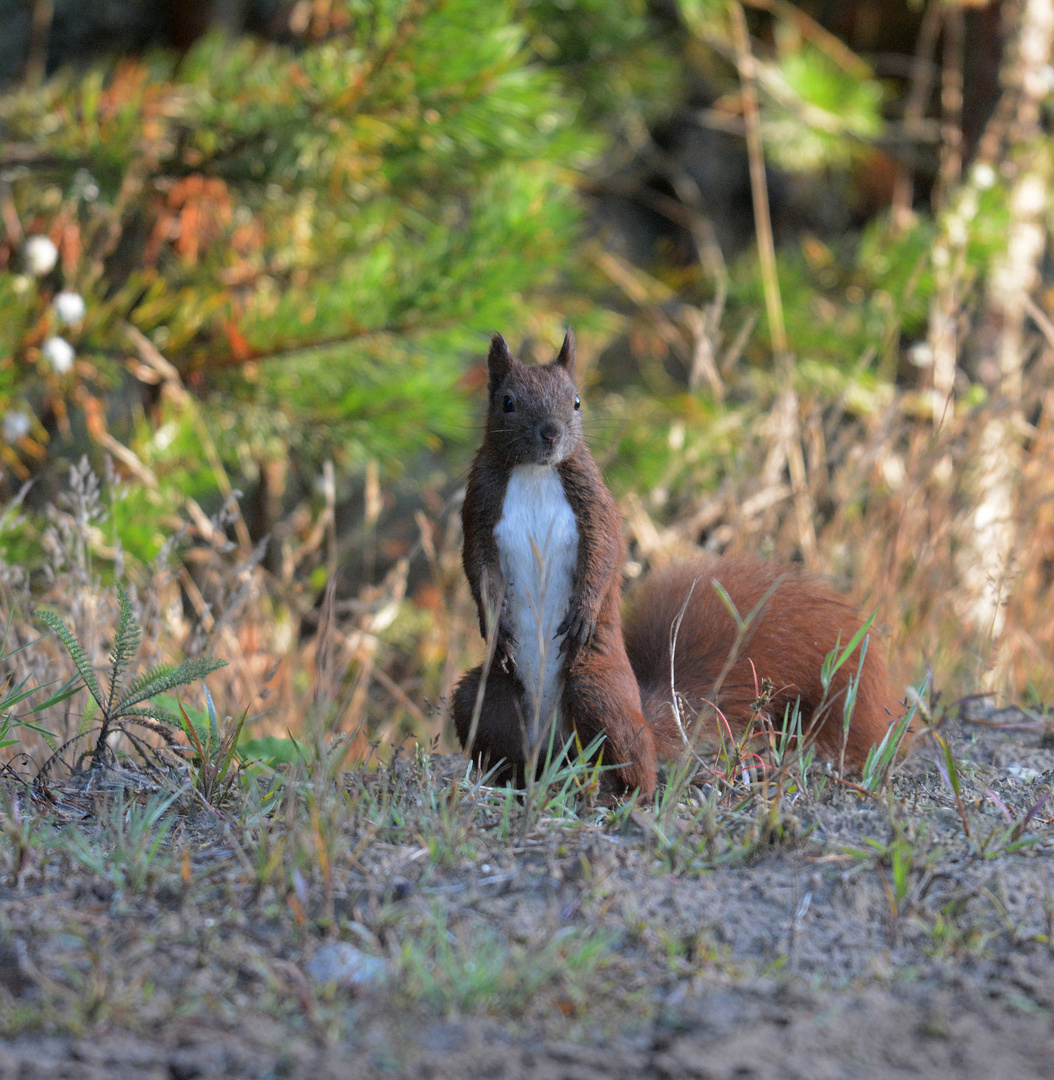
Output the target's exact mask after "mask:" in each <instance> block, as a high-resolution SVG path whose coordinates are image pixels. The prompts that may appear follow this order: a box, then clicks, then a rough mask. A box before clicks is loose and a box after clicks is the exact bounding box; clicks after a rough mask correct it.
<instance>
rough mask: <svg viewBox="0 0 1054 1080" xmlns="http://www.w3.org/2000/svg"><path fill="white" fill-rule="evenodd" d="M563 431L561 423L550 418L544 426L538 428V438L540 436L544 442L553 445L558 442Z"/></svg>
mask: <svg viewBox="0 0 1054 1080" xmlns="http://www.w3.org/2000/svg"><path fill="white" fill-rule="evenodd" d="M561 432H562V429H561V427H560V425H559V424H557V423H555V422H554V421H552V420H549V421H547V422H546V423H544V424H542V426H541V427H540V428H539V429H538V438H540V439H541V440H542V442H547V443H549V445H550V446H551V445H552V444H553V443H555V442H556V440H557V439H559V438H560V435H561Z"/></svg>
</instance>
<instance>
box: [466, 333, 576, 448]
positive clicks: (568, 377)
mask: <svg viewBox="0 0 1054 1080" xmlns="http://www.w3.org/2000/svg"><path fill="white" fill-rule="evenodd" d="M487 370H488V372H489V376H490V379H489V390H490V407H489V409H488V411H487V444H488V446H489V447H490V449H491V450H492V452H496V453H497V454H498V458H499V461H500V462H501V463H502V464H503V465H505V466H507V467H510V468H511V467H512V466H514V465H558V464H559V463H560V462H561V461H563V460H564V459H565V458H566V457H568V456H569V455H570V454H571V453H573V452H574V449H575V447H576V446H577V445H578V443H579V441H580V440H581V438H582V414H581V412H580V411H579V408H580V404H581V403H580V401H579V398H578V390H577V388H576V387H575V383H574V379H573V378H572V375H573V374H574V370H575V335H574V333H573V332H572V331H571V330H568V331H567V336H566V337H565V338H564V343H563V345H562V346H561V348H560V352H559V354H558V355H557V357H556V359H555V360H553V361H552V362H551V363H548V364H538V365H535V366H532V367H529V366H527V365H526V364H521V363H520V362H519V360H517V359H516V358H515V357H514V356H513V355H512V353H511V352H510V351H509V346H508V345H507V344H506V343H505V339H504V338H503V337H502V336H501V334H495V335H494V337H493V338H492V339H491V343H490V353H489V354H488V355H487Z"/></svg>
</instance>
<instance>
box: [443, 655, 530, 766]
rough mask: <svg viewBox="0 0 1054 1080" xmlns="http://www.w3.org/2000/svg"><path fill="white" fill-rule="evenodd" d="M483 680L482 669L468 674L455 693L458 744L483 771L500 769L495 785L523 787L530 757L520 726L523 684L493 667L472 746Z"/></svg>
mask: <svg viewBox="0 0 1054 1080" xmlns="http://www.w3.org/2000/svg"><path fill="white" fill-rule="evenodd" d="M482 677H483V668H482V667H476V668H473V669H472V670H471V671H466V672H465V674H464V675H462V676H461V680H460V682H458V684H457V688H456V689H455V690H454V700H453V704H452V707H451V713H452V714H453V717H454V727H455V728H456V729H457V737H458V741H459V742H460V743H461V747H462V749H463V750H464V751H465V753H466V754H468V756H469V757H471V758H472V759H473V760H474V761H475V762H476V764H477V765H478V766H479V768H480V769H481V770H482V771H484V772H486V771H487V770H489V769H494V768H495V767H496V771H495V772H494V774H493V777H492V782H493V783H494V784H506V783H509V782H510V781H511V782H512V783H514V784H515V785H516V786H517V787H523V784H524V763H525V761H526V754H525V753H524V739H523V731H522V724H521V722H520V717H521V714H522V711H523V710H522V705H521V701H522V694H521V691H520V685H519V683H518V682H516V680H515V679H514V678H513V677H512V676H511V675H509V674H507V673H506V672H504V671H502V670H501V668H499V667H496V666H495V667H492V668H491V670H490V673H489V674H488V675H487V683H486V686H485V688H484V691H483V704H482V707H481V708H480V713H479V720H478V721H477V724H476V732H475V737H474V738H473V739H472V745H471V746H469V745H468V741H469V737H470V736H471V735H472V715H473V713H474V712H475V710H476V701H477V699H478V696H479V688H480V681H481V679H482ZM499 763H500V764H499Z"/></svg>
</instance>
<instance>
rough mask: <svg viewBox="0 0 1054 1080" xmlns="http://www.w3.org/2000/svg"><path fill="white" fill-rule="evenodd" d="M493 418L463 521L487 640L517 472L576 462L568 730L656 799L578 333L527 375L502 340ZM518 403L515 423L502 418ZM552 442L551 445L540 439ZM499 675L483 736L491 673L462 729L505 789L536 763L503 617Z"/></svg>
mask: <svg viewBox="0 0 1054 1080" xmlns="http://www.w3.org/2000/svg"><path fill="white" fill-rule="evenodd" d="M487 360H488V369H489V374H490V382H489V395H490V407H489V410H488V414H487V430H486V434H485V436H484V439H483V444H482V446H481V447H480V449H479V451H478V453H477V454H476V458H475V460H474V462H473V464H472V469H471V471H470V472H469V479H468V486H467V488H466V492H465V502H464V505H463V507H462V512H461V518H462V526H463V532H464V546H463V549H462V558H463V562H464V567H465V574H466V576H467V577H468V580H469V586H470V587H471V589H472V596H473V598H474V599H475V601H476V606H477V610H478V612H479V619H480V630H481V632H482V633H483V634H484V636H486V631H487V621H488V612H487V605H488V603H490V604H494V603H495V602H496V601H497V600H498V599H499V598H501V597H502V596H503V595H504V592H505V582H504V580H503V577H502V572H501V566H500V559H499V555H498V548H497V543H496V541H495V538H494V529H495V526H496V525H497V524H498V522H499V520H500V518H501V513H502V505H503V502H504V499H505V490H506V487H507V485H508V480H509V476H510V473H511V470H512V469H513V467H514V466H516V465H518V464H524V463H528V462H540V461H545V460H546V458H545V456H544V455H545V454H547V453H549V447H550V446H552V445H555V446H557V447H560V448H561V449H562V452H563V453H564V454H565V455H566V456H564V457H563V458H562V460H559V463H558V464H557V465H556V466H555V468H556V470H557V472H558V474H559V477H560V481H561V484H562V486H563V490H564V494H565V495H566V497H567V501H568V502H569V503H570V505H571V509H572V511H573V513H574V515H575V520H576V522H577V525H578V534H579V535H578V555H577V567H576V571H575V576H574V588H573V591H572V594H571V596H570V597H568V607H567V614H566V616H565V618H564V620H563V622H562V623H561V626H560V628H559V632H560V633H563V634H565V637H564V641H563V648H564V650H565V658H564V679H565V683H564V690H563V697H562V703H561V711H562V714H563V719H564V724H565V726H567V725H571V726H573V727H574V729H575V731H576V732H577V733H578V735H579V738H580V739H581V740H582V743H583V745H585V744H587V743H588V742H589V741H590V740H591V739H592V738H593V737H594V736H595V735H597V734H599V733H601V732H602V733H603V734H604V735H605V736H606V743H605V747H604V750H603V757H604V761H605V762H606V763H608V764H611V765H616V766H618V768H617V769H616V770H615V776H616V777H617V779H618V781H619V782H620V783H621V784H623V785H624V786H625V787H627V788H631V789H632V788H640V790H641V794H642V795H643V796H645V797H646V798H648V797H650V796H651V795H652V793H653V792H654V790H655V769H656V765H655V750H654V746H653V744H652V738H651V733H650V731H649V730H648V726H647V725H646V724H645V722H644V716H643V714H642V713H641V707H640V692H639V690H638V688H637V681H636V679H635V678H634V675H633V671H632V669H631V667H630V663H629V659H628V657H627V656H626V650H625V646H624V645H623V642H622V625H621V619H620V613H619V602H620V596H621V581H622V563H623V561H624V557H625V550H624V547H623V541H622V522H621V518H620V517H619V513H618V508H617V507H616V505H615V500H614V499H613V498H612V497H611V493H610V492H609V491H608V489H607V487H606V486H605V485H604V481H603V479H602V477H601V475H600V470H599V469H598V468H597V465H596V462H595V461H594V460H593V457H592V455H591V454H590V453H589V450H588V449H587V448H586V445H585V443H584V442H583V441H582V430H581V417H580V415H579V413H578V411H577V409H576V408H575V407H574V398H575V388H574V382H573V381H572V379H571V373H572V372H573V370H574V337H573V335H572V334H571V333H570V332H569V333H568V336H567V338H566V339H565V341H564V346H563V348H562V349H561V350H560V354H559V356H558V357H557V358H556V360H554V361H553V362H552V363H551V364H546V365H544V366H540V367H526V366H524V365H523V364H520V363H519V362H517V361H516V360H514V359H513V358H512V355H511V354H510V353H509V351H508V346H507V345H506V344H505V342H504V340H503V339H502V338H501V336H500V335H495V337H494V340H493V341H492V343H491V350H490V354H489V356H488V358H487ZM510 393H511V394H514V395H515V398H516V411H515V412H513V413H511V414H510V413H507V412H505V411H504V410H503V408H502V402H503V400H504V398H505V397H506V395H508V394H510ZM543 431H545V434H544V436H542V435H541V433H542V432H543ZM497 637H498V640H497V648H496V655H495V663H494V665H493V667H492V670H491V672H490V674H489V676H488V679H487V683H486V687H485V689H484V696H483V704H482V709H481V712H480V717H479V721H478V726H477V730H476V735H475V738H474V740H473V741H472V745H471V746H469V745H468V742H469V739H470V736H471V734H472V731H471V727H472V715H473V711H474V708H475V704H476V699H477V694H478V693H479V686H480V681H481V674H482V669H481V668H474V669H473V670H472V671H469V672H467V673H466V674H465V675H464V676H463V677H462V679H461V681H460V683H459V684H458V686H457V689H456V690H455V693H454V700H453V707H452V712H453V717H454V724H455V727H456V729H457V733H458V738H459V739H460V741H461V745H462V746H463V747H464V748H465V749H466V751H467V752H468V753H470V754H471V755H472V756H474V757H475V758H476V759H477V760H478V761H479V762H480V764H481V765H483V766H485V767H489V766H491V765H494V764H496V763H497V762H498V761H499V760H500V759H504V761H505V763H506V765H505V767H504V769H503V772H502V774H501V776H502V778H510V779H515V780H517V781H519V782H522V780H523V773H524V767H525V764H526V762H527V760H528V754H529V749H530V748H529V746H528V742H529V740H528V739H527V737H526V730H527V728H526V724H525V723H524V720H525V716H524V713H525V711H526V709H525V697H524V692H523V688H522V685H521V684H520V682H519V679H518V676H517V673H516V659H515V642H514V641H513V640H512V635H511V627H510V623H509V620H508V617H507V614H506V613H505V612H504V611H502V612H500V613H499V617H498V628H497Z"/></svg>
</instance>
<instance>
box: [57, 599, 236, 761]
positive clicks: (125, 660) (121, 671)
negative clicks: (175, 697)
mask: <svg viewBox="0 0 1054 1080" xmlns="http://www.w3.org/2000/svg"><path fill="white" fill-rule="evenodd" d="M117 601H118V604H119V605H120V610H121V616H120V619H119V621H118V625H117V633H116V634H115V635H114V640H113V647H112V648H111V650H110V675H109V679H108V681H107V684H106V686H105V688H104V687H103V684H102V683H101V682H100V681H99V676H98V674H97V673H96V671H95V667H94V666H93V664H92V662H91V660H90V659H89V658H88V655H87V653H85V651H84V649H83V647H82V646H81V643H80V642H79V641H78V640H77V638H76V635H75V634H74V633H73V631H72V630H71V629H70V628H69V627H68V626H67V625H66V623H65V622H63V620H62V619H61V618H60V617H59V616H58V615H57V614H56V613H55V612H54V611H48V610H47V609H41V610H39V611H37V613H36V615H37V618H38V619H40V621H41V622H43V623H44V624H46V625H47V626H48V627H49V628H50V629H51V630H52V631H54V633H55V635H56V636H57V637H58V639H59V640H60V641H61V642H62V644H63V645H64V646H65V648H66V651H67V652H68V653H69V654H70V659H72V661H73V663H74V666H75V667H76V668H77V671H78V673H79V674H80V677H81V679H82V680H83V681H84V685H85V686H86V687H87V688H88V693H89V694H91V696H92V700H93V701H94V703H95V706H96V708H98V710H99V715H100V717H101V725H100V730H99V737H98V740H97V741H96V743H95V748H94V750H93V751H92V756H91V768H93V769H94V768H98V767H99V766H101V765H102V764H103V763H104V761H105V757H106V748H107V745H108V743H107V739H108V738H109V736H110V735H111V734H113V732H115V731H121V732H123V733H124V734H126V735H129V737H130V738H132V741H133V742H136V741H137V740H136V739H135V738H134V736H131V735H130V733H129V732H128V725H130V724H131V725H136V726H138V727H142V728H146V729H147V730H149V731H153V732H154V733H156V734H158V735H161V736H162V738H164V739H165V740H166V741H167V742H171V741H172V733H173V731H176V730H179V729H180V728H181V726H182V721H181V718H180V717H179V716H177V715H176V714H175V713H174V712H172V711H171V710H170V709H166V708H164V707H162V706H160V705H155V704H152V703H151V701H150V699H151V698H152V697H155V696H156V695H158V694H163V693H165V692H166V691H169V690H173V689H175V688H176V687H178V686H185V685H187V684H188V683H192V682H196V681H197V680H198V679H204V678H205V676H206V675H208V674H209V673H210V672H213V671H215V670H216V669H217V668H221V667H224V666H225V665H226V663H227V661H226V660H215V659H213V658H212V657H208V656H198V657H194V658H193V659H191V660H184V661H183V663H182V664H178V665H172V664H159V665H158V666H157V667H154V668H150V669H149V670H148V671H144V672H143V673H142V674H141V675H138V676H136V678H134V679H132V681H131V682H130V683H129V684H128V685H127V686H126V685H125V678H124V677H125V675H126V673H127V671H128V667H129V665H130V664H131V662H132V661H133V660H134V658H135V655H136V652H137V650H138V648H139V637H140V630H139V623H138V622H137V621H136V618H135V612H134V611H133V609H132V602H131V600H129V598H128V592H127V590H126V589H125V588H124V587H123V586H122V585H118V586H117Z"/></svg>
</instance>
